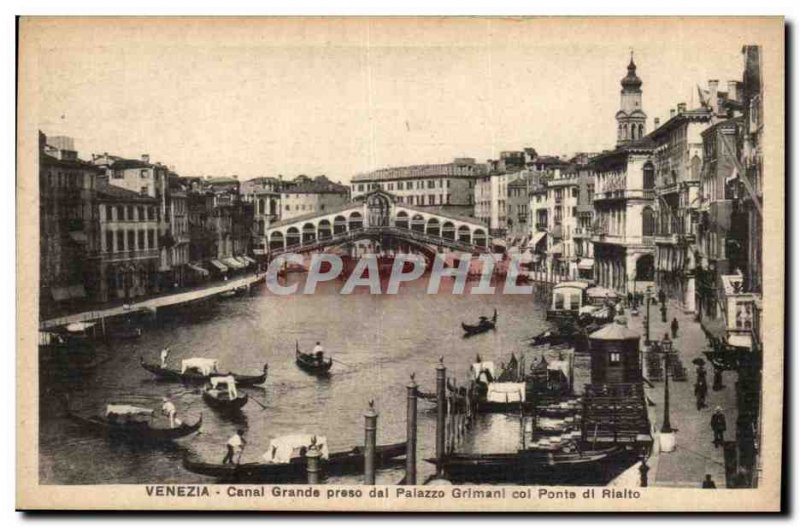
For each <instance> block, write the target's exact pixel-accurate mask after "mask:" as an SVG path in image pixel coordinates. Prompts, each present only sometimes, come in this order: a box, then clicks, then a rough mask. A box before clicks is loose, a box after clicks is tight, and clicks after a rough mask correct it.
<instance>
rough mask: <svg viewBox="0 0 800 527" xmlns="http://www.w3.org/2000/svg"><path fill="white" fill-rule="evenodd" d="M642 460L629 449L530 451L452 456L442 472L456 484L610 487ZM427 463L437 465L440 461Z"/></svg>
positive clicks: (431, 460)
mask: <svg viewBox="0 0 800 527" xmlns="http://www.w3.org/2000/svg"><path fill="white" fill-rule="evenodd" d="M640 458H641V451H640V450H638V449H636V448H635V447H633V446H628V445H614V446H610V447H608V448H601V449H596V450H595V449H587V450H583V451H574V452H559V451H550V450H540V449H528V450H519V451H518V452H516V453H513V452H512V453H502V454H458V453H457V454H450V455H448V456H446V457H445V458H444V460H443V461H442V463H441V469H442V471H443V473H444V475H445V477H446V478H447V479H449V480H450V481H453V482H455V483H464V482H469V483H483V482H516V483H524V484H555V485H559V484H560V485H606V484H607V483H608V482H609V481H610V480H611V479H613V478H614V477H615V476H616V475H617V474H619V473H620V472H621V471H622V470H624V469H626V468H627V467H629V466H630V465H632V464H633V463H634V462H636V461H637V460H639V459H640ZM426 461H428V462H429V463H433V464H436V463H437V461H436V459H426Z"/></svg>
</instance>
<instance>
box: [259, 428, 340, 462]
mask: <svg viewBox="0 0 800 527" xmlns="http://www.w3.org/2000/svg"><path fill="white" fill-rule="evenodd" d="M315 437H316V441H317V443H316V445H317V448H318V449H319V451H320V453H321V454H322V459H328V439H327V438H326V437H325V436H315V435H313V434H292V435H285V436H281V437H276V438H275V439H273V440H272V441H270V442H269V450H267V451H266V452H265V453H264V456H263V458H264V461H266V462H267V463H289V462H290V461H291V460H292V459H293V458H297V457H300V455H301V449H302V448H303V447H305V449H306V450H308V449H309V447H311V444H312V443H313V442H314V438H315Z"/></svg>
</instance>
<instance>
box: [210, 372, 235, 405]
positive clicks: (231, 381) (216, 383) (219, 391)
mask: <svg viewBox="0 0 800 527" xmlns="http://www.w3.org/2000/svg"><path fill="white" fill-rule="evenodd" d="M208 382H209V383H211V389H210V390H209V393H210V394H211V395H213V396H214V397H217V398H219V399H222V398H224V397H225V395H226V394H227V398H228V399H230V400H231V401H232V400H234V399H236V398H238V397H239V394H238V393H237V391H236V378H234V376H233V375H226V376H219V377H211V378H210V379H209V380H208Z"/></svg>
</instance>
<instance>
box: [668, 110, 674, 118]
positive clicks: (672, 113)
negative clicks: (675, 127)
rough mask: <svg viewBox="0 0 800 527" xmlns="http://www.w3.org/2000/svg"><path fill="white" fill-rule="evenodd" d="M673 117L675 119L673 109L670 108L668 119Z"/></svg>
mask: <svg viewBox="0 0 800 527" xmlns="http://www.w3.org/2000/svg"><path fill="white" fill-rule="evenodd" d="M673 117H675V108H670V109H669V118H670V119H672V118H673Z"/></svg>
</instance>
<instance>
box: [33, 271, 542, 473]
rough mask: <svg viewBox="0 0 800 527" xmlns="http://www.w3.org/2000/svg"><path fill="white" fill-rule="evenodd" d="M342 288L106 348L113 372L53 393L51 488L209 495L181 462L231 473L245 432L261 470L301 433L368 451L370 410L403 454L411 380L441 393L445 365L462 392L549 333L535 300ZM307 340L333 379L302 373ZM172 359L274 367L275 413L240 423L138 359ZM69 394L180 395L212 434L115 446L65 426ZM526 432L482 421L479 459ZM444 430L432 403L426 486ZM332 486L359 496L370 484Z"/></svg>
mask: <svg viewBox="0 0 800 527" xmlns="http://www.w3.org/2000/svg"><path fill="white" fill-rule="evenodd" d="M303 279H304V275H302V274H296V275H290V280H298V281H299V280H303ZM445 280H450V279H445ZM341 286H342V284H341V283H336V282H330V283H323V284H320V285H319V286H318V288H317V292H316V294H314V295H308V296H307V295H294V296H275V295H273V294H271V293H270V292H269V291H268V289H267V288H265V287H262V288H260V289H258V290H256V291H254V293H253V294H252V295H245V296H242V297H236V298H232V299H228V300H221V301H220V302H219V304H218V305H217V306H216V308H215V311H214V313H213V316H211V317H209V318H206V319H205V320H199V321H187V320H176V321H170V322H164V323H161V322H160V321H159V323H158V325H156V326H153V327H149V328H147V330H146V333H145V334H144V336H143V337H142V338H141V339H139V340H138V341H135V342H120V343H113V344H111V345H109V346H108V347H107V348H103V347H101V349H100V351H101V352H102V353H108V354H109V356H110V360H108V361H107V362H105V363H103V364H102V365H101V366H100V367H99V368H98V369H97V370H96V371H95V372H93V373H92V374H90V375H88V376H86V377H84V378H82V379H80V380H78V381H73V382H71V383H69V384H57V383H55V384H54V383H50V382H48V383H42V386H41V398H40V401H41V413H40V416H41V421H40V450H41V456H40V467H39V473H40V479H41V481H42V483H58V484H93V483H152V482H159V483H167V482H203V481H208V482H210V481H211V480H209V479H205V478H204V477H203V476H199V475H195V474H192V473H190V472H187V471H185V470H184V469H183V468H182V466H181V458H182V456H183V455H184V453H185V451H186V450H191V451H193V452H195V453H197V454H198V455H199V456H201V457H203V458H205V459H208V460H210V461H215V462H219V461H221V460H222V457H223V455H224V451H225V447H224V445H225V442H226V441H227V439H228V438H229V437H230V435H231V434H232V433H233V432H234V431H235V430H236V429H237V428H245V429H246V430H247V435H246V438H247V440H248V445H247V447H246V450H245V452H244V455H243V457H242V461H248V460H253V461H255V460H256V459H258V458H260V456H261V455H262V454H263V453H264V452H265V451H266V450H267V447H268V446H269V442H270V439H271V438H274V437H276V436H279V435H283V434H289V433H298V432H307V433H314V434H318V435H320V436H325V437H326V438H327V441H328V444H329V447H330V449H331V450H339V449H347V448H350V447H352V446H355V445H361V444H363V441H364V417H363V414H364V411H365V410H366V409H367V404H368V402H369V401H370V400H374V401H375V408H376V409H377V410H378V412H379V413H380V417H379V420H378V443H379V444H380V443H390V442H397V441H404V440H405V433H406V430H405V427H406V417H405V412H406V409H405V405H406V384H407V383H408V381H409V375H410V374H411V373H412V372H413V373H416V378H417V381H418V383H419V385H420V389H422V390H426V391H433V389H434V379H435V366H436V364H437V362H438V360H439V357H443V358H444V362H445V365H446V366H447V367H448V376H450V377H455V378H456V379H457V380H459V381H462V382H463V380H464V379H466V375H467V370H468V368H469V365H470V363H471V362H472V361H473V360H474V358H475V356H476V355H477V354H480V355H481V357H483V358H484V359H485V360H494V361H496V362H498V363H499V362H501V361H507V360H508V359H509V357H510V356H511V353H512V352H516V353H517V354H519V352H520V351H523V350H525V349H530V348H529V347H528V345H527V344H526V342H525V339H526V338H527V337H530V336H532V335H535V334H537V333H538V332H540V331H542V330H543V329H544V327H545V325H546V323H545V321H544V309H545V305H544V304H545V302H544V300H543V299H542V298H541V297H540V296H539V295H537V294H534V295H502V294H500V293H499V292H498V294H496V295H488V296H487V295H469V294H464V295H453V294H450V291H451V289H452V288H451V287H450V283H449V282H446V281H445V282H443V286H442V288H441V290H440V291H441V292H440V293H439V294H438V295H428V294H426V291H425V289H426V286H427V276H425V277H423V278H422V279H420V280H418V281H416V282H411V283H408V284H403V286H402V287H401V289H400V293H399V294H398V295H370V294H369V292H368V291H367V290H366V288H357V289H356V290H355V293H354V294H352V295H340V294H339V293H338V291H339V290H340V289H341ZM499 289H500V288H498V290H499ZM495 308H496V309H497V311H498V313H499V319H498V328H497V330H496V331H494V332H489V333H486V334H483V335H478V336H475V337H473V338H469V339H465V338H463V336H462V335H463V333H462V330H461V327H460V323H461V322H462V321H465V322H470V321H473V322H474V321H475V320H477V318H478V316H480V315H482V314H486V315H490V314H491V311H492V310H493V309H495ZM295 341H297V342H299V344H300V347H301V349H305V350H309V349H310V348H311V347H312V346H313V345H314V343H315V342H316V341H321V342H322V344H323V346H324V347H325V350H326V352H329V353H331V354H332V356H333V357H334V358H335V359H336V360H337V362H336V363H335V364H334V367H333V369H332V372H331V373H332V375H331V376H330V378H329V379H318V378H315V377H313V376H310V375H308V374H306V373H304V372H303V371H301V370H300V369H298V368H297V366H296V365H295V363H294V348H295ZM165 346H169V347H170V349H171V355H170V363H171V364H172V365H178V364H179V363H180V360H181V359H184V358H188V357H198V356H200V357H212V358H217V359H219V363H220V371H223V372H224V371H229V370H230V371H236V372H242V373H248V372H253V373H257V372H258V371H259V370H260V369H261V367H262V365H263V364H264V363H265V362H266V363H269V377H268V379H267V382H266V383H265V384H264V387H263V389H250V388H244V389H243V390H246V391H247V393H248V394H249V395H250V396H251V397H252V398H255V399H257V400H258V401H260V402H262V403H263V404H264V405H265V406H266V409H262V407H261V406H260V405H259V404H257V403H254V402H253V401H251V402H250V403H248V404H247V405H246V406H245V408H244V410H243V414H244V416H243V418H242V419H240V420H238V421H232V420H230V418H226V417H224V416H221V415H218V414H215V413H214V411H212V410H211V409H209V408H208V407H206V405H205V404H204V402H203V400H202V398H201V395H200V391H199V390H198V389H197V388H192V387H184V386H182V385H180V384H169V383H164V382H158V381H156V380H155V379H154V377H153V376H152V375H151V374H149V373H148V372H146V371H144V370H143V369H142V368H141V367H140V366H139V357H140V356H141V357H144V358H145V359H146V360H149V361H151V362H157V361H158V353H159V350H161V349H162V348H163V347H165ZM65 392H66V393H68V394H69V401H70V406H71V408H72V410H73V411H79V412H86V413H89V412H100V411H101V410H102V409H103V407H104V405H105V404H106V403H108V402H125V403H134V404H137V405H143V406H149V407H152V408H158V407H159V406H160V401H161V397H163V396H164V395H169V396H171V397H172V398H173V402H175V404H176V406H177V407H178V412H179V417H181V418H182V419H184V420H185V421H189V422H193V421H194V420H195V419H196V418H197V416H199V415H200V413H202V415H203V427H202V430H201V432H200V433H199V434H195V435H191V436H189V437H187V438H184V439H181V440H179V441H178V442H176V443H175V445H173V446H169V447H160V448H155V449H153V448H152V447H142V446H136V445H131V444H126V443H114V442H109V441H107V440H106V439H105V438H102V437H97V436H94V435H91V434H90V433H88V432H86V431H84V430H82V429H81V428H79V427H78V426H76V425H75V424H73V423H72V422H71V421H69V420H67V419H66V418H65V417H64V411H63V409H64V402H63V399H64V398H63V394H64V393H65ZM516 422H517V419H516V418H514V417H513V416H502V415H494V416H485V417H483V418H482V420H480V421H479V422H478V426H476V427H475V433H476V435H477V437H475V438H473V439H472V440H471V441H470V444H471V445H472V448H474V449H478V450H480V451H509V450H513V449H514V448H515V447H516V446H517V441H518V437H519V435H518V428H515V423H516ZM506 428H507V432H505V433H504V432H503V430H504V429H506ZM434 429H435V413H434V412H433V411H431V410H430V409H429V408H427V406H426V405H425V404H424V403H422V402H420V414H419V434H418V435H419V453H418V460H419V465H418V472H419V475H420V481H422V480H423V479H424V478H425V477H426V476H427V475H429V474H430V473H431V472H432V466H431V465H430V464H428V463H425V462H424V461H423V460H424V459H425V458H428V457H432V456H433V449H434V446H433V445H434V439H435V438H434ZM490 429H491V433H490V432H489V430H490ZM402 475H403V472H402V468H398V469H390V470H386V471H381V472H380V473H379V474H378V482H379V483H396V482H398V481H399V480H400V479H401V478H402ZM329 481H333V482H337V481H338V482H350V483H356V482H358V481H359V478H356V477H349V478H346V479H344V478H343V479H338V480H335V479H333V480H329Z"/></svg>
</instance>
